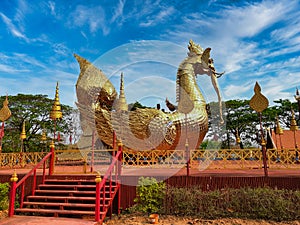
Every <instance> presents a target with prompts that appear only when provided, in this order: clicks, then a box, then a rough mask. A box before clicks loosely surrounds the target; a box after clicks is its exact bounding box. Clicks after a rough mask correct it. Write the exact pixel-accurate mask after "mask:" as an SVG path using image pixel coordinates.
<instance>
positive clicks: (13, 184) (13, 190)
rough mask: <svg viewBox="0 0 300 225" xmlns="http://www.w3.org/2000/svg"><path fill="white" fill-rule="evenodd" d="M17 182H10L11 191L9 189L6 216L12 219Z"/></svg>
mask: <svg viewBox="0 0 300 225" xmlns="http://www.w3.org/2000/svg"><path fill="white" fill-rule="evenodd" d="M16 186H17V182H16V181H12V182H11V189H10V196H9V203H10V204H9V208H8V216H9V217H12V216H13V215H14V208H15V199H16V190H17V188H16Z"/></svg>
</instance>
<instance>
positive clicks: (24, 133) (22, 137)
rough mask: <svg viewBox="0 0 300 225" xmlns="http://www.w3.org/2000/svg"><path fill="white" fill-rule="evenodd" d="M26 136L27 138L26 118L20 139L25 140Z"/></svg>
mask: <svg viewBox="0 0 300 225" xmlns="http://www.w3.org/2000/svg"><path fill="white" fill-rule="evenodd" d="M25 138H26V131H25V120H24V121H23V125H22V132H21V134H20V139H21V140H24V139H25Z"/></svg>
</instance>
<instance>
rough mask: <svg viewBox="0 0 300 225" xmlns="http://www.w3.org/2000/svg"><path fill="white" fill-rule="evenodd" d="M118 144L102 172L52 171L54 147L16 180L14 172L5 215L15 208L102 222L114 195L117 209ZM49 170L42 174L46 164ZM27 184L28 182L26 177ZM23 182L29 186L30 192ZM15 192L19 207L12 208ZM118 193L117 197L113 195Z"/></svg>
mask: <svg viewBox="0 0 300 225" xmlns="http://www.w3.org/2000/svg"><path fill="white" fill-rule="evenodd" d="M121 162H122V146H121V145H119V147H118V151H117V152H116V155H114V156H112V161H111V164H110V166H109V167H108V169H107V171H106V173H105V175H104V176H103V177H100V175H99V174H98V175H96V174H93V175H82V176H79V175H65V176H62V175H53V171H54V169H53V165H54V147H53V148H52V149H51V152H50V153H49V154H47V155H46V156H45V157H44V158H43V159H42V160H41V161H40V162H39V163H38V164H37V165H36V166H35V167H34V168H33V169H32V170H31V171H30V172H29V173H28V174H26V175H25V176H24V177H23V178H22V179H21V180H20V181H18V177H17V174H16V173H14V175H13V176H12V178H11V188H10V201H9V210H8V216H9V217H12V216H13V215H14V214H15V212H16V213H18V214H26V215H39V216H54V217H58V216H67V217H85V218H92V217H94V221H96V222H98V224H102V223H103V221H104V219H105V216H106V214H107V213H108V212H109V210H110V214H112V211H113V205H114V204H113V203H114V199H115V200H116V203H117V213H119V212H120V183H119V176H120V174H121V169H122V168H121ZM47 165H49V173H48V176H46V167H47ZM40 168H42V175H41V179H39V180H38V179H37V170H38V169H40ZM29 180H31V184H30V185H28V183H27V182H28V181H29ZM38 181H39V183H38ZM26 185H28V186H31V187H32V188H31V190H30V193H29V194H28V193H26V192H25V191H27V192H28V191H29V190H28V188H25V187H26ZM16 193H19V195H18V197H19V198H18V199H17V200H19V201H18V202H19V208H17V209H15V207H16V204H15V202H16V201H15V200H16ZM116 197H118V198H116Z"/></svg>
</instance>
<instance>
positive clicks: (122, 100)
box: [115, 73, 128, 111]
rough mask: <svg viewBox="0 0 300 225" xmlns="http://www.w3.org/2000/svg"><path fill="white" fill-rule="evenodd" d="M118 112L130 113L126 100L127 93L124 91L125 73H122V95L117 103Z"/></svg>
mask: <svg viewBox="0 0 300 225" xmlns="http://www.w3.org/2000/svg"><path fill="white" fill-rule="evenodd" d="M115 109H116V111H128V105H127V102H126V98H125V91H124V77H123V73H121V81H120V94H119V98H118V99H117V102H116V107H115Z"/></svg>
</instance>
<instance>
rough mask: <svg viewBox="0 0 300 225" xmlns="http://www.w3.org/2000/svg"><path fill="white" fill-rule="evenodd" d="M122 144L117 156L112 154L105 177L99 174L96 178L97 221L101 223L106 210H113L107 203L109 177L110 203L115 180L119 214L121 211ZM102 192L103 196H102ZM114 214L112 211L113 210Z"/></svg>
mask: <svg viewBox="0 0 300 225" xmlns="http://www.w3.org/2000/svg"><path fill="white" fill-rule="evenodd" d="M122 154H123V153H122V145H121V144H120V145H119V146H118V152H117V154H116V155H115V156H112V157H113V159H112V162H111V164H110V166H109V168H108V170H107V171H106V173H105V175H104V176H103V179H101V178H100V176H99V175H98V176H97V178H96V179H95V181H96V203H95V221H96V222H99V223H100V224H102V223H103V220H104V218H105V215H106V212H107V210H108V208H109V207H110V209H111V210H112V207H111V206H110V205H107V204H106V203H105V202H106V198H107V197H106V190H105V184H106V182H107V180H108V179H109V191H108V194H109V197H108V198H109V199H110V201H111V202H110V203H112V200H113V197H114V196H113V194H115V192H113V191H112V188H113V187H112V186H113V184H112V181H114V182H115V185H116V189H115V191H117V190H118V214H119V213H120V203H121V195H120V190H119V188H120V184H119V182H118V179H119V176H120V175H121V172H122V171H121V169H122ZM113 170H114V171H115V174H114V175H113ZM101 193H102V196H101ZM100 202H102V205H100ZM111 214H112V212H111Z"/></svg>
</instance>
